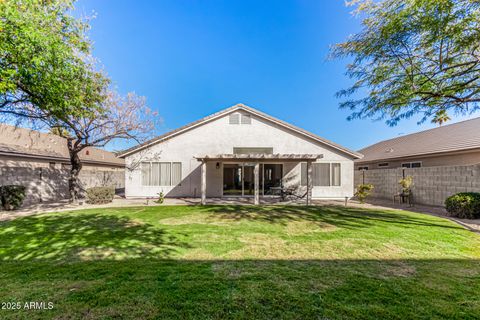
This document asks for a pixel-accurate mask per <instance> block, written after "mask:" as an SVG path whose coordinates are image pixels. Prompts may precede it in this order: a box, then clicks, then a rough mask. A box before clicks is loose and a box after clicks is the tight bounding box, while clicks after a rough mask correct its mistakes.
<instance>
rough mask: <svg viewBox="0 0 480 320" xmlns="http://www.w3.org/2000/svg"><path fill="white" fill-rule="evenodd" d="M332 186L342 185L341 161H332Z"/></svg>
mask: <svg viewBox="0 0 480 320" xmlns="http://www.w3.org/2000/svg"><path fill="white" fill-rule="evenodd" d="M331 168H332V186H334V187H339V186H340V185H341V183H340V178H341V170H340V169H341V168H340V163H332V164H331Z"/></svg>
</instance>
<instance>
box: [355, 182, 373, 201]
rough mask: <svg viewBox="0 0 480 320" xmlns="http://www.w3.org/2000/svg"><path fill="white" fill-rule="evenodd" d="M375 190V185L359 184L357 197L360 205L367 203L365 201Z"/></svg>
mask: <svg viewBox="0 0 480 320" xmlns="http://www.w3.org/2000/svg"><path fill="white" fill-rule="evenodd" d="M373 188H374V187H373V184H359V185H358V186H357V191H356V192H355V197H357V199H358V201H360V203H365V199H366V198H367V197H368V196H369V195H370V192H371V191H372V190H373Z"/></svg>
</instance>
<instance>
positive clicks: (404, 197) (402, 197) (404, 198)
mask: <svg viewBox="0 0 480 320" xmlns="http://www.w3.org/2000/svg"><path fill="white" fill-rule="evenodd" d="M397 199H398V203H408V206H409V207H413V206H414V203H413V194H412V192H408V193H405V192H400V193H397V194H394V195H393V204H395V201H396V200H397Z"/></svg>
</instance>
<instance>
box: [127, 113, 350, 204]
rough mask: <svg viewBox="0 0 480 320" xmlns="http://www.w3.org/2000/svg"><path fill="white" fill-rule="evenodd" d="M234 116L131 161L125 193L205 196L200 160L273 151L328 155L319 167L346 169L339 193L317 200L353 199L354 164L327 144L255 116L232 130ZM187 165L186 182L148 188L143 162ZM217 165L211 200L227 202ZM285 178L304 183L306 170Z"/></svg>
mask: <svg viewBox="0 0 480 320" xmlns="http://www.w3.org/2000/svg"><path fill="white" fill-rule="evenodd" d="M228 119H229V118H228V115H225V116H223V117H221V118H218V119H216V120H213V121H211V122H209V123H207V124H204V125H202V126H199V127H196V128H194V129H191V130H189V131H186V132H184V133H182V134H180V135H177V136H175V137H173V138H170V139H168V140H166V141H164V142H161V143H157V144H154V145H152V146H150V147H149V148H147V149H144V150H143V151H139V152H137V153H134V154H132V155H129V156H127V157H126V159H125V160H126V166H127V170H126V175H125V179H126V181H125V192H126V196H127V197H154V196H156V195H157V193H158V192H160V191H163V192H164V193H165V194H166V195H167V196H169V197H180V196H188V197H193V196H197V197H198V196H200V162H198V161H197V160H196V159H195V158H194V156H201V155H206V154H225V153H233V148H234V147H273V153H297V154H302V153H303V154H306V153H309V154H323V156H324V158H323V159H321V160H319V162H337V163H341V175H342V178H341V181H342V184H341V186H339V187H314V188H313V190H312V196H313V197H314V198H323V197H324V198H343V197H351V196H352V195H353V159H352V157H351V156H350V155H347V154H345V153H343V152H341V151H338V150H336V149H334V148H331V147H329V146H327V145H325V144H322V143H319V142H316V141H314V140H312V139H308V138H305V137H304V136H303V135H300V134H298V133H295V132H293V131H291V130H288V129H285V128H284V127H281V126H279V125H276V124H273V123H272V122H269V121H266V120H263V119H261V118H258V117H256V116H254V115H252V122H251V124H249V125H242V124H239V125H231V124H229V120H228ZM141 160H145V161H162V162H181V163H182V182H181V183H180V185H177V186H173V187H172V186H163V187H158V186H157V187H152V186H142V174H141V169H140V166H135V165H134V164H135V163H138V161H141ZM215 166H216V162H211V163H208V164H207V196H208V197H221V196H222V193H223V168H222V167H221V166H220V168H219V169H216V168H215ZM284 174H288V175H290V176H291V177H293V178H292V179H291V181H292V182H291V183H295V182H296V183H297V184H299V182H300V164H299V163H293V164H292V163H288V164H285V165H284Z"/></svg>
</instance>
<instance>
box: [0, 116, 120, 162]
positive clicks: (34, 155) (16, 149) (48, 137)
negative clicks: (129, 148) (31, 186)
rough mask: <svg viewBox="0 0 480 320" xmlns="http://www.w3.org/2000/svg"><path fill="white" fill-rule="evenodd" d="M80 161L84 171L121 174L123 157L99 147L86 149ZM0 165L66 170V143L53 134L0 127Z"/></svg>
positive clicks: (1, 125) (81, 154)
mask: <svg viewBox="0 0 480 320" xmlns="http://www.w3.org/2000/svg"><path fill="white" fill-rule="evenodd" d="M80 159H81V160H82V163H83V169H86V170H89V169H96V170H107V171H122V170H124V168H125V161H124V160H123V159H122V158H118V157H116V156H115V154H113V153H112V152H108V151H105V150H102V149H98V148H85V149H84V150H82V151H81V153H80ZM0 166H1V167H4V166H7V167H30V168H39V167H44V168H51V169H61V168H64V169H65V168H68V167H69V166H70V156H69V153H68V148H67V142H66V140H65V139H64V138H62V137H60V136H57V135H54V134H49V133H43V132H39V131H35V130H30V129H25V128H18V127H14V126H9V125H5V124H0Z"/></svg>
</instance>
